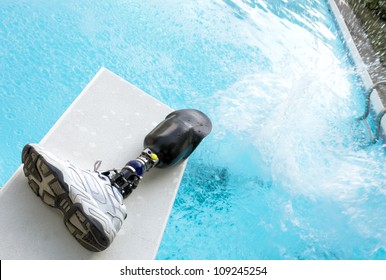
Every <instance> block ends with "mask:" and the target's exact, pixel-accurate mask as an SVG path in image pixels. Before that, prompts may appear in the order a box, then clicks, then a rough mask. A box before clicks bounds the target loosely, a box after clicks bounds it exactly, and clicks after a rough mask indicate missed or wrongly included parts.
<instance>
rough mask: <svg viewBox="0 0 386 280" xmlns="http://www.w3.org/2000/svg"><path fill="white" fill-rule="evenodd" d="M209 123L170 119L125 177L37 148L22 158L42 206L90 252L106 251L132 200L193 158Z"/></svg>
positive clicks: (187, 112) (178, 115) (197, 117)
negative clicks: (147, 181)
mask: <svg viewBox="0 0 386 280" xmlns="http://www.w3.org/2000/svg"><path fill="white" fill-rule="evenodd" d="M211 129H212V124H211V121H210V120H209V118H208V117H207V116H206V115H205V114H203V113H202V112H200V111H198V110H193V109H183V110H178V111H174V112H172V113H170V114H169V115H167V116H166V118H165V120H164V121H162V122H161V123H160V124H159V125H158V126H156V127H155V128H154V129H153V130H152V131H151V132H150V133H149V134H148V135H146V137H145V139H144V150H143V151H142V153H141V154H140V155H139V156H138V157H137V158H136V159H134V160H130V161H129V162H128V163H127V164H126V165H125V166H124V167H123V168H122V169H121V170H120V171H118V170H116V169H113V170H109V171H104V172H99V171H98V167H99V165H100V162H97V163H96V165H95V166H94V171H88V170H82V169H79V168H77V167H76V166H74V165H73V164H71V163H70V162H68V161H63V160H61V159H59V158H57V157H56V156H55V155H52V154H51V153H49V152H47V151H45V150H44V149H43V148H42V147H41V146H39V145H36V144H27V145H26V146H25V147H24V149H23V152H22V162H23V164H24V166H23V171H24V174H25V176H26V177H27V179H28V184H29V186H30V187H31V189H32V190H33V191H34V193H35V194H36V195H37V196H39V197H40V198H41V200H42V201H43V202H44V203H45V204H47V205H49V206H51V207H53V208H57V209H59V210H60V211H61V212H62V214H63V216H64V223H65V225H66V227H67V229H68V230H69V231H70V233H71V234H72V235H73V236H74V237H75V239H76V240H77V241H78V242H79V243H80V244H81V245H82V246H83V247H85V248H86V249H88V250H91V251H102V250H104V249H106V248H107V247H108V246H109V245H110V244H111V242H112V241H113V239H114V238H115V236H116V234H117V232H118V231H119V230H120V228H121V227H122V224H123V220H124V219H125V218H126V207H125V205H124V204H123V198H126V197H127V196H128V195H129V194H130V193H131V192H132V191H133V190H134V189H135V188H136V187H137V186H138V184H139V182H140V180H141V179H142V177H143V175H144V174H145V173H146V172H148V171H149V170H150V169H151V168H153V167H158V168H167V167H169V166H172V165H175V164H177V163H179V162H180V161H182V160H184V159H186V158H188V157H189V155H190V154H191V153H192V152H193V151H194V150H195V149H196V147H197V146H198V145H199V144H200V142H201V141H202V140H203V139H204V138H205V137H206V136H207V135H208V134H209V133H210V131H211Z"/></svg>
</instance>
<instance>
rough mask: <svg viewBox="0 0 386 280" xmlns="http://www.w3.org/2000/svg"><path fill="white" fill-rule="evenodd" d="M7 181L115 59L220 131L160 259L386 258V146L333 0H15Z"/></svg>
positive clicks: (131, 77) (2, 112) (188, 182)
mask: <svg viewBox="0 0 386 280" xmlns="http://www.w3.org/2000/svg"><path fill="white" fill-rule="evenodd" d="M0 46H1V47H0V60H1V61H0V67H1V69H0V70H1V71H0V73H1V74H0V96H1V98H2V102H1V105H0V117H1V119H0V120H1V126H0V135H1V136H2V144H3V145H1V148H0V185H3V184H4V183H5V182H6V181H7V180H8V178H9V177H10V176H11V174H12V173H13V172H14V171H15V170H16V168H17V167H18V166H19V165H20V151H21V149H22V147H23V145H24V144H25V143H27V142H38V141H40V139H41V138H42V137H43V136H44V135H45V134H46V132H47V131H48V130H49V128H50V127H51V126H52V125H53V124H54V123H55V122H56V120H57V119H58V118H59V117H60V116H61V114H62V113H63V112H64V111H65V110H66V108H67V107H68V106H69V105H70V104H71V102H72V101H73V100H74V99H75V98H76V96H77V95H78V94H79V93H80V92H81V90H82V89H83V88H84V86H85V85H86V84H87V83H88V82H89V81H90V79H91V78H92V77H93V76H94V75H95V73H96V72H97V71H98V69H99V68H100V67H101V66H105V67H107V68H108V69H110V70H112V71H114V72H115V73H117V74H118V75H120V76H122V77H124V78H125V79H126V80H128V81H129V82H131V83H133V84H135V85H136V86H138V87H139V88H141V89H143V90H144V91H146V92H147V93H149V94H151V95H152V96H154V97H156V98H158V99H160V100H161V101H163V102H165V103H166V104H168V105H169V106H171V107H173V108H175V109H178V108H184V107H194V108H197V109H200V110H202V111H204V112H205V113H207V114H208V115H209V116H210V117H211V119H212V121H213V125H214V128H213V133H212V134H211V135H210V136H209V137H208V138H207V139H205V141H204V142H203V143H202V145H201V146H200V147H199V149H198V150H197V151H196V152H195V153H194V154H193V155H192V157H191V159H190V160H189V164H188V167H187V169H186V173H185V175H184V178H183V182H182V184H181V187H180V190H179V193H178V195H177V198H176V201H175V204H174V206H173V210H172V214H171V217H170V219H169V223H168V225H167V228H166V231H165V234H164V237H163V240H162V243H161V246H160V250H159V252H158V257H157V258H158V259H385V258H386V252H385V246H386V219H385V218H384V217H385V216H386V215H385V214H386V213H385V212H386V211H385V207H384V205H386V196H385V195H386V189H385V182H386V171H385V170H384V169H383V168H382V165H383V163H384V162H385V153H384V147H383V145H382V144H381V143H377V144H375V145H372V146H368V145H367V144H366V143H367V138H366V133H365V130H364V129H363V128H362V126H360V125H359V124H358V123H357V122H356V121H355V118H356V117H357V116H358V115H360V114H361V113H362V110H363V107H364V101H363V97H362V96H363V88H362V86H361V85H362V84H361V81H360V79H359V78H358V76H357V74H356V72H355V67H354V66H353V64H352V62H351V59H350V56H349V55H348V51H347V49H346V48H345V45H344V42H343V41H342V39H341V37H340V33H339V30H338V29H337V26H336V23H335V21H334V18H333V16H332V14H331V12H330V11H329V7H328V4H327V1H325V0H319V1H308V0H298V1H294V0H292V1H291V0H281V1H279V0H278V1H268V0H256V1H251V0H250V1H246V0H245V1H241V0H239V1H237V0H234V1H231V0H224V1H219V0H217V1H214V0H213V1H209V0H205V1H204V0H202V1H184V2H182V3H181V1H170V0H167V1H162V2H161V1H138V0H133V1H129V0H125V1H124V0H120V1H119V0H116V1H103V2H102V1H90V0H85V1H73V0H70V1H49V2H47V1H40V0H32V1H0Z"/></svg>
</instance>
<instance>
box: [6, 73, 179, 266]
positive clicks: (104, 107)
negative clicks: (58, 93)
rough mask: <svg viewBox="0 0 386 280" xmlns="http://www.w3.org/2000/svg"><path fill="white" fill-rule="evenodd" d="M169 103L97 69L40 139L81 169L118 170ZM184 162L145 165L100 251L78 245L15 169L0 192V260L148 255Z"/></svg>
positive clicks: (138, 148) (163, 222)
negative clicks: (109, 241) (113, 235)
mask: <svg viewBox="0 0 386 280" xmlns="http://www.w3.org/2000/svg"><path fill="white" fill-rule="evenodd" d="M171 111H172V109H171V108H169V107H167V106H166V105H164V104H162V103H160V102H159V101H157V100H156V99H154V98H152V97H151V96H149V95H147V94H146V93H144V92H142V91H141V90H139V89H138V88H136V87H134V86H133V85H131V84H130V83H128V82H126V81H125V80H123V79H122V78H120V77H119V76H117V75H115V74H114V73H112V72H110V71H109V70H107V69H104V68H102V69H101V70H100V71H99V72H98V73H97V75H96V76H95V77H94V78H93V80H92V81H91V82H90V83H89V85H88V86H87V87H86V88H85V89H84V90H83V92H82V93H81V94H80V95H79V97H78V98H77V99H76V100H75V101H74V103H73V104H72V105H71V106H70V107H69V108H68V109H67V111H66V112H65V113H64V114H63V116H62V117H61V118H60V119H59V120H58V122H57V123H56V124H55V125H54V126H53V127H52V129H51V130H50V131H49V132H48V133H47V135H46V136H45V137H44V138H43V140H42V141H41V142H40V144H41V145H42V146H43V147H45V148H47V149H48V150H49V151H51V152H52V153H54V154H56V155H57V156H58V157H60V158H62V159H68V160H70V161H71V162H72V163H74V164H75V165H77V166H78V167H80V168H82V169H89V170H92V169H93V165H94V162H95V161H96V160H97V159H101V160H102V161H103V162H102V166H101V167H100V170H108V169H113V168H121V167H123V166H124V165H125V163H127V161H129V160H131V159H135V158H136V157H137V156H138V155H139V154H140V153H141V151H142V150H143V139H144V137H145V136H146V134H147V133H149V132H150V131H151V130H152V129H153V128H154V127H155V126H156V125H157V124H158V123H159V122H161V121H162V120H163V119H164V118H165V116H166V115H167V114H168V113H170V112H171ZM185 166H186V161H184V162H183V163H182V164H179V165H177V166H175V167H171V168H168V169H162V170H159V169H156V168H155V169H152V170H151V171H150V172H149V173H148V174H146V175H145V176H144V178H143V180H142V181H141V182H140V184H139V186H138V188H137V189H136V190H134V191H133V193H132V194H131V195H130V196H129V197H128V198H127V199H125V200H124V203H125V205H126V207H127V213H128V216H127V218H126V220H125V221H124V225H123V227H122V228H121V230H120V231H119V232H118V235H117V236H116V238H115V239H114V242H113V243H112V244H111V245H110V247H109V248H107V249H106V250H105V251H102V252H99V253H94V252H90V251H88V250H86V249H84V248H83V247H82V246H81V245H80V244H79V243H78V242H77V241H76V240H75V238H73V237H72V236H71V235H70V233H69V232H68V230H67V228H66V227H65V225H64V223H63V217H62V215H61V213H60V212H59V211H58V210H56V209H52V208H50V207H48V206H46V205H45V204H44V203H42V201H41V200H40V198H38V197H37V196H36V195H35V194H34V193H33V192H32V190H31V189H30V187H29V186H28V184H27V180H26V178H25V177H24V174H23V171H22V168H21V167H19V169H18V170H17V171H16V172H15V174H14V175H13V176H12V178H11V179H10V180H9V181H8V182H7V183H6V184H5V186H4V187H3V188H2V189H1V191H0V259H3V260H4V259H126V260H127V259H142V260H144V259H154V258H155V256H156V254H157V250H158V246H159V243H160V241H161V238H162V235H163V232H164V229H165V226H166V223H167V220H168V217H169V214H170V210H171V207H172V205H173V202H174V198H175V195H176V193H177V190H178V187H179V184H180V181H181V178H182V175H183V172H184V170H185Z"/></svg>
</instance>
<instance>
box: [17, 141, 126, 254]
mask: <svg viewBox="0 0 386 280" xmlns="http://www.w3.org/2000/svg"><path fill="white" fill-rule="evenodd" d="M22 162H23V164H24V168H23V170H24V174H25V176H26V177H27V178H28V184H29V185H30V187H31V189H32V190H33V191H34V193H36V195H37V196H39V197H40V198H41V200H42V201H43V202H44V203H46V204H47V205H49V206H51V207H54V208H58V209H59V210H60V211H61V212H62V213H63V216H64V224H65V225H66V227H67V229H68V230H69V231H70V233H71V234H72V235H73V236H74V237H75V239H76V240H77V241H78V242H79V243H80V244H81V245H82V246H83V247H85V248H86V249H88V250H91V251H102V250H104V249H106V248H107V247H108V246H109V245H110V244H111V242H112V241H113V240H114V238H115V236H116V234H117V232H118V231H119V229H120V228H121V227H122V224H123V220H124V219H125V218H126V207H125V205H123V198H122V195H121V193H120V192H119V191H118V189H117V188H115V187H112V186H111V183H110V179H109V178H108V177H106V176H104V175H102V174H100V173H99V172H91V171H86V170H81V169H79V168H77V167H75V166H74V165H72V164H71V163H70V162H68V161H63V160H60V159H58V158H57V157H55V156H54V155H52V154H50V153H49V152H46V151H44V150H43V148H42V147H41V146H39V145H36V144H28V145H26V146H25V147H24V149H23V152H22Z"/></svg>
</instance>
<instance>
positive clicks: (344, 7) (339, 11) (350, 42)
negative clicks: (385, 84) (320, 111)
mask: <svg viewBox="0 0 386 280" xmlns="http://www.w3.org/2000/svg"><path fill="white" fill-rule="evenodd" d="M328 4H329V5H330V8H331V11H332V13H333V15H334V16H335V20H336V22H337V24H338V25H339V27H340V31H341V34H342V36H343V39H344V42H345V44H346V46H347V47H348V49H349V51H350V54H351V58H352V59H353V62H354V64H355V66H356V67H357V73H358V74H359V76H360V78H361V79H362V81H363V83H364V86H365V88H366V89H370V88H371V87H372V86H373V85H374V84H375V83H377V82H379V81H380V80H386V73H385V75H384V76H385V77H384V78H383V77H382V75H381V74H380V78H379V77H376V76H375V75H374V74H373V73H374V71H377V70H380V71H382V70H386V69H385V68H384V67H382V66H378V67H379V69H372V71H371V72H372V73H370V72H369V68H370V67H371V66H369V65H367V64H366V63H365V61H364V59H363V57H365V56H367V57H369V60H370V61H371V62H375V61H376V55H375V51H374V50H373V48H372V46H371V44H370V41H369V40H368V39H367V37H366V36H365V34H364V33H365V32H364V31H363V28H362V26H361V25H360V24H359V21H358V19H357V18H356V16H355V14H354V13H353V11H352V10H351V8H350V7H349V5H348V4H347V3H346V1H344V0H328ZM344 15H349V16H350V17H352V20H351V21H349V20H348V18H347V17H345V16H344ZM354 29H355V30H358V31H359V32H360V33H361V35H363V38H361V40H363V41H362V42H361V43H362V44H363V45H365V48H364V49H366V52H365V51H362V52H361V51H360V50H359V49H358V47H357V45H356V44H357V43H358V40H359V38H358V36H356V35H355V33H354V32H353V30H354ZM385 100H386V96H381V91H379V90H377V89H374V90H373V93H372V94H371V98H370V102H371V104H372V107H373V110H374V111H375V113H376V115H378V114H379V113H380V112H382V111H383V110H384V109H385V108H386V101H385ZM381 128H382V129H381V130H382V131H381V134H382V136H383V137H385V132H386V118H383V119H382V122H381Z"/></svg>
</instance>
